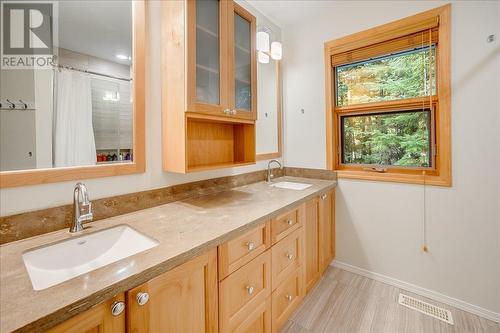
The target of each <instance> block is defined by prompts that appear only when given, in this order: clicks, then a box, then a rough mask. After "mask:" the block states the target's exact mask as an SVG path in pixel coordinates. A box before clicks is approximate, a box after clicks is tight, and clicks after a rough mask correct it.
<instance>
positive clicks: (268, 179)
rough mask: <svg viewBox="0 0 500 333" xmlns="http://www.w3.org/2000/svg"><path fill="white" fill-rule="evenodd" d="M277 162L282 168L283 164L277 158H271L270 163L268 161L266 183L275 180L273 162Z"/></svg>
mask: <svg viewBox="0 0 500 333" xmlns="http://www.w3.org/2000/svg"><path fill="white" fill-rule="evenodd" d="M273 163H277V164H278V165H279V166H280V169H283V167H282V166H281V163H280V162H279V161H277V160H270V161H269V163H267V175H266V183H272V182H273V177H274V176H273V173H272V171H271V164H273Z"/></svg>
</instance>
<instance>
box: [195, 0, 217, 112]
mask: <svg viewBox="0 0 500 333" xmlns="http://www.w3.org/2000/svg"><path fill="white" fill-rule="evenodd" d="M220 5H221V3H220V2H219V1H218V0H198V1H196V102H197V103H205V104H213V105H218V104H220V90H221V89H220V81H221V75H220V68H221V63H220V33H219V31H220V26H219V24H220V22H221V17H220V10H219V6H220Z"/></svg>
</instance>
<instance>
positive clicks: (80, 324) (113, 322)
mask: <svg viewBox="0 0 500 333" xmlns="http://www.w3.org/2000/svg"><path fill="white" fill-rule="evenodd" d="M124 301H125V295H124V294H119V295H118V296H115V297H113V298H112V299H110V300H108V301H106V302H103V303H100V304H98V305H96V306H94V307H93V308H91V309H89V310H87V311H85V312H82V313H80V314H78V315H76V316H74V317H73V318H71V319H68V320H66V321H65V322H63V323H62V324H59V325H57V326H55V327H53V328H51V329H50V330H48V331H47V333H93V332H96V333H97V332H98V333H125V310H124V311H123V312H122V313H120V314H119V315H118V316H113V314H112V313H111V307H112V306H113V304H114V303H115V302H124Z"/></svg>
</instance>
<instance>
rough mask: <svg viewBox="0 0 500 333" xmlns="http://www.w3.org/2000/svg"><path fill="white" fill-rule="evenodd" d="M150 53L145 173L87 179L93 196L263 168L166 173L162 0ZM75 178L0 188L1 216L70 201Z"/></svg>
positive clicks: (153, 10) (154, 14)
mask: <svg viewBox="0 0 500 333" xmlns="http://www.w3.org/2000/svg"><path fill="white" fill-rule="evenodd" d="M149 3H150V7H149V12H148V13H149V20H150V24H151V25H150V28H149V42H150V46H149V50H151V52H149V54H148V55H147V56H148V61H147V83H146V85H147V86H146V172H145V173H143V174H136V175H128V176H120V177H111V178H98V179H90V180H84V181H83V182H84V183H85V184H86V185H87V187H88V189H89V193H90V196H91V199H97V198H102V197H107V196H112V195H118V194H123V193H130V192H137V191H143V190H148V189H153V188H159V187H164V186H169V185H173V184H179V183H186V182H190V181H195V180H200V179H207V178H213V177H222V176H227V175H234V174H240V173H245V172H250V171H255V170H261V169H264V168H265V167H266V166H267V161H261V162H259V163H257V164H256V165H252V166H247V167H239V168H233V169H221V170H216V171H210V172H201V173H193V174H188V175H182V174H174V173H166V172H163V171H162V167H161V122H160V120H161V90H160V89H161V87H160V85H161V80H160V72H159V71H158V70H157V69H158V68H159V67H160V52H159V45H160V8H159V6H160V2H159V1H149ZM75 183H76V181H69V182H62V183H53V184H46V185H36V186H26V187H17V188H7V189H0V215H1V216H6V215H11V214H15V213H19V212H23V211H30V210H35V209H42V208H47V207H53V206H59V205H62V204H69V203H71V202H72V191H73V186H74V184H75Z"/></svg>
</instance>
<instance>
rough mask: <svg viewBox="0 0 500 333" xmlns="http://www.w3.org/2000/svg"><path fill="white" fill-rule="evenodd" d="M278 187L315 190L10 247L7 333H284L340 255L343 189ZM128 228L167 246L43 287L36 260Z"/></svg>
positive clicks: (176, 205)
mask: <svg viewBox="0 0 500 333" xmlns="http://www.w3.org/2000/svg"><path fill="white" fill-rule="evenodd" d="M278 181H288V182H292V183H307V184H310V185H311V186H310V187H308V188H305V189H302V190H294V189H285V188H279V187H276V186H270V184H267V183H266V182H263V181H262V182H257V183H253V184H249V185H245V186H241V187H236V188H233V189H231V190H227V191H222V192H219V193H214V194H209V195H204V196H198V197H193V198H188V199H185V200H181V201H176V202H173V203H169V204H166V205H161V206H158V207H154V208H150V209H145V210H141V211H138V212H134V213H130V214H126V215H121V216H116V217H112V218H108V219H104V220H101V221H97V222H93V223H91V224H90V227H88V228H86V229H85V230H84V231H82V232H81V233H78V234H76V235H75V234H71V233H69V231H68V230H60V231H56V232H52V233H49V234H45V235H41V236H37V237H32V238H28V239H25V240H21V241H17V242H13V243H9V244H5V245H2V247H1V253H0V263H1V265H2V271H1V273H0V277H1V284H0V287H1V288H0V291H1V293H2V298H1V304H0V312H1V317H2V323H1V329H0V330H1V331H2V332H11V331H19V332H27V331H29V332H44V331H49V332H94V331H95V332H126V331H127V332H148V331H149V332H167V331H176V332H234V331H239V332H242V331H243V332H245V331H246V332H271V331H272V332H276V331H279V329H280V327H281V325H283V323H285V322H286V320H287V318H288V317H289V316H290V314H291V313H292V312H293V310H294V309H295V308H296V307H297V305H298V304H300V302H301V300H302V299H303V297H304V295H305V294H306V293H307V291H309V290H310V289H311V287H312V286H313V285H314V284H315V282H316V281H317V280H318V279H319V278H320V277H321V275H322V272H323V271H324V269H325V267H327V266H328V264H329V263H330V262H331V260H332V259H333V257H334V255H335V250H334V249H335V245H334V240H335V221H334V216H335V214H334V209H335V208H334V207H335V192H334V191H335V186H336V181H334V180H319V179H312V178H295V177H288V176H287V177H282V178H280V179H276V181H275V182H278ZM117 226H118V227H121V228H123V229H124V230H129V229H133V230H135V231H136V232H138V233H140V234H142V235H144V236H145V237H148V238H150V239H152V240H154V241H155V242H157V244H158V245H156V246H153V247H151V248H149V249H148V250H146V251H143V252H140V253H137V254H135V255H132V256H129V257H126V258H124V259H121V260H118V261H116V262H113V263H110V264H108V265H105V266H103V267H100V268H98V269H95V270H92V271H89V272H87V273H84V274H81V275H78V276H76V277H74V278H72V279H69V280H67V281H64V282H61V283H59V284H56V285H53V286H52V287H48V288H45V289H40V290H36V291H35V290H34V289H33V285H32V282H31V280H30V277H29V274H28V272H27V270H26V268H25V264H24V262H23V254H24V253H26V252H27V251H30V250H33V249H38V248H42V247H47V245H52V244H57V245H59V244H61V242H67V241H68V239H69V240H71V241H73V240H77V239H83V238H84V237H87V236H88V235H91V236H92V235H93V234H99V232H102V231H103V230H105V231H107V230H110V229H112V228H114V227H117ZM123 226H126V227H123ZM129 231H130V230H129ZM75 260H76V259H75ZM19 309H23V311H19Z"/></svg>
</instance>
